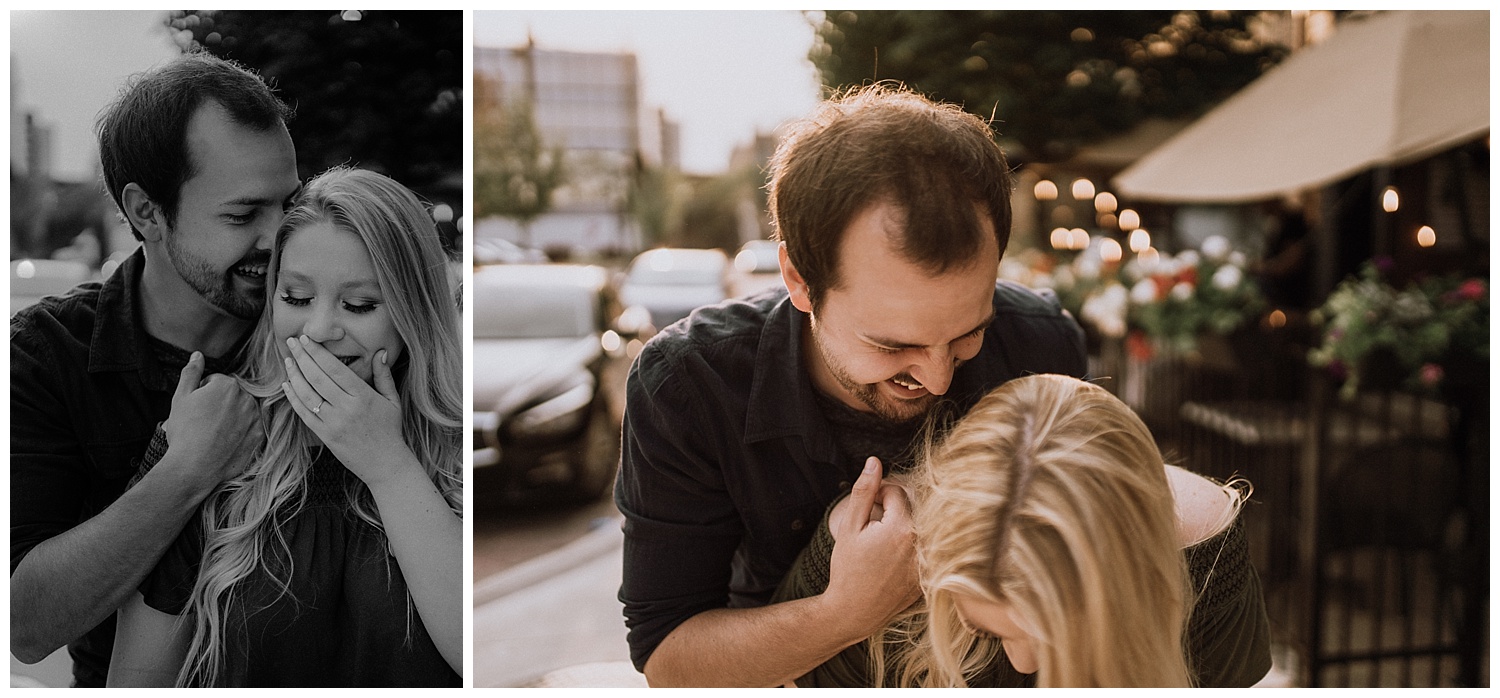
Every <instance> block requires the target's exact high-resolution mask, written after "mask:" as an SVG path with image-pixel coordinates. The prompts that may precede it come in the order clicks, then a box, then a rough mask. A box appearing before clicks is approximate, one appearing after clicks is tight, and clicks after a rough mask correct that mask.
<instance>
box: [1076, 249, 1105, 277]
mask: <svg viewBox="0 0 1500 698" xmlns="http://www.w3.org/2000/svg"><path fill="white" fill-rule="evenodd" d="M1103 268H1104V264H1103V262H1100V261H1099V256H1098V255H1094V256H1091V257H1090V256H1080V257H1079V258H1078V277H1079V278H1081V279H1089V280H1093V279H1097V278H1099V271H1100V270H1101V269H1103Z"/></svg>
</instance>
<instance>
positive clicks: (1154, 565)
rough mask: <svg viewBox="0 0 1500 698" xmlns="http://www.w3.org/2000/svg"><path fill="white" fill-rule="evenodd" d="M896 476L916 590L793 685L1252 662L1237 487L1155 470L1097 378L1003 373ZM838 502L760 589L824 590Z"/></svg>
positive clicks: (1261, 632) (1217, 674)
mask: <svg viewBox="0 0 1500 698" xmlns="http://www.w3.org/2000/svg"><path fill="white" fill-rule="evenodd" d="M908 491H909V493H910V498H911V508H912V525H913V529H914V535H915V537H916V549H917V557H918V573H919V579H920V582H921V587H922V596H923V601H920V602H918V603H917V604H916V605H915V606H913V607H912V608H911V609H909V610H908V611H907V612H906V613H904V614H903V615H901V616H898V617H897V619H895V620H894V621H892V622H891V623H890V624H889V625H888V626H887V628H886V629H885V630H884V631H883V632H881V633H880V634H878V635H877V636H876V637H874V638H871V640H869V641H867V642H863V643H860V644H858V645H855V646H853V647H851V648H849V649H846V650H844V652H842V653H841V654H839V655H838V656H836V657H834V658H833V659H832V660H830V661H829V662H827V663H825V664H823V665H822V666H820V667H818V668H817V669H815V670H814V671H812V672H810V673H809V674H807V675H806V676H803V677H802V678H800V679H799V680H798V681H797V683H798V684H799V685H804V686H837V685H843V686H853V685H895V686H1023V685H1037V686H1108V687H1145V686H1150V687H1155V686H1194V685H1211V686H1233V685H1250V684H1252V683H1254V682H1255V681H1256V680H1258V679H1259V678H1260V677H1261V676H1263V675H1264V674H1265V672H1266V670H1268V669H1269V667H1270V657H1269V644H1268V623H1267V620H1266V616H1265V609H1264V603H1263V600H1262V599H1261V596H1260V584H1259V580H1258V578H1257V577H1256V576H1255V571H1254V569H1253V568H1252V567H1251V566H1250V564H1249V558H1248V551H1247V549H1246V547H1245V540H1244V534H1243V532H1242V531H1241V529H1240V527H1239V526H1238V525H1237V524H1236V523H1235V520H1236V515H1237V512H1238V510H1239V505H1240V503H1241V501H1242V499H1243V495H1242V493H1241V491H1240V490H1239V489H1238V488H1236V487H1229V486H1223V487H1221V486H1219V485H1216V484H1214V483H1211V482H1209V481H1207V480H1204V479H1203V478H1200V477H1198V476H1196V475H1193V474H1191V473H1188V472H1186V471H1183V470H1181V469H1178V468H1173V467H1171V466H1167V467H1165V468H1164V467H1163V465H1162V459H1161V454H1160V453H1159V451H1158V450H1157V447H1156V443H1155V441H1154V440H1153V439H1152V437H1151V434H1150V433H1149V432H1148V431H1147V429H1146V427H1145V425H1144V424H1142V423H1141V421H1140V419H1139V418H1138V417H1136V415H1135V414H1134V412H1132V411H1131V410H1130V409H1129V408H1128V407H1126V406H1125V405H1124V404H1123V403H1121V402H1120V401H1119V400H1118V399H1116V398H1115V397H1114V396H1112V395H1110V394H1109V393H1108V392H1107V391H1105V390H1104V389H1102V388H1099V387H1098V386H1095V385H1093V384H1090V383H1087V382H1084V381H1080V380H1077V379H1075V378H1071V377H1065V376H1030V377H1026V378H1021V379H1018V380H1014V381H1011V382H1009V383H1006V384H1005V385H1003V386H1001V387H1000V388H998V389H996V390H995V391H993V392H992V393H990V394H989V395H987V396H986V397H984V398H983V399H982V400H980V401H979V403H978V404H976V405H975V407H974V408H973V409H972V410H971V411H970V412H969V413H968V414H967V415H966V416H965V417H964V418H963V419H962V420H961V421H959V423H958V424H957V425H955V426H954V427H953V429H952V430H951V431H949V432H948V434H947V436H946V437H945V438H943V439H942V441H941V443H938V444H936V445H929V447H928V449H927V451H926V455H925V456H924V458H923V459H922V460H921V462H920V464H919V465H918V466H917V468H916V469H915V470H914V471H913V473H912V474H911V477H910V479H909V484H908ZM848 501H849V500H847V499H845V500H842V501H840V502H839V503H838V504H836V505H835V506H834V507H832V508H831V510H830V514H829V517H828V520H827V521H825V524H826V525H825V526H823V527H822V528H821V529H820V530H819V531H818V533H817V534H815V535H814V538H813V541H812V543H811V544H810V545H809V546H808V548H807V549H806V550H804V552H803V554H802V556H801V557H800V558H799V559H798V561H797V563H796V564H795V565H794V566H793V569H792V572H791V573H790V574H789V575H788V577H787V579H786V580H785V581H784V582H783V584H782V586H781V589H780V590H778V595H777V596H778V599H782V598H799V597H804V596H811V595H814V594H817V593H820V592H821V591H822V589H823V588H824V587H826V585H827V579H828V576H827V570H828V564H829V561H830V559H831V557H832V549H833V545H834V543H835V542H836V541H835V537H836V536H835V533H834V532H838V531H841V530H846V527H845V525H844V524H845V517H848V516H855V515H857V514H856V513H855V512H853V511H851V510H850V507H849V505H848ZM876 516H879V513H878V512H877V513H876ZM1190 619H1191V621H1190Z"/></svg>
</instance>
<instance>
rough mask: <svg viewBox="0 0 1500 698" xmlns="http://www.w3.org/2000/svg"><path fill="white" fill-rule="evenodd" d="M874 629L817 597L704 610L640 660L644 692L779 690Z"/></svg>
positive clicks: (824, 599) (822, 597) (824, 598)
mask: <svg viewBox="0 0 1500 698" xmlns="http://www.w3.org/2000/svg"><path fill="white" fill-rule="evenodd" d="M873 632H874V630H872V629H870V628H869V627H864V626H863V625H862V624H861V623H860V619H857V618H854V617H852V616H851V614H849V613H844V612H840V611H838V610H837V609H836V608H834V606H833V605H832V604H831V603H830V602H829V599H827V598H826V597H825V596H814V597H810V598H805V599H797V600H795V601H788V602H785V603H778V604H772V605H770V606H764V607H761V608H720V609H714V610H712V611H705V612H703V613H700V614H698V615H696V616H693V617H692V618H689V619H688V620H687V621H685V622H683V624H682V625H679V626H677V628H676V629H675V630H673V631H672V632H671V634H669V635H667V637H666V639H665V640H662V643H661V644H660V645H658V646H657V648H656V651H655V652H653V653H652V654H651V658H650V659H649V660H647V661H646V680H647V682H649V683H650V684H651V685H652V686H656V687H662V686H668V687H689V686H691V687H701V686H750V687H766V686H780V685H782V684H785V683H788V682H790V681H792V680H794V679H796V678H797V677H799V676H802V675H803V674H806V673H807V672H809V671H811V670H812V669H814V668H815V667H817V666H818V665H819V664H822V663H823V662H826V661H828V660H829V659H831V658H833V656H834V655H836V654H838V653H839V652H840V651H842V650H843V649H844V648H846V647H849V646H850V645H853V644H854V643H856V642H859V641H860V640H863V639H865V638H866V637H868V636H869V635H870V634H871V633H873Z"/></svg>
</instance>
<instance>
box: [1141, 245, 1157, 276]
mask: <svg viewBox="0 0 1500 698" xmlns="http://www.w3.org/2000/svg"><path fill="white" fill-rule="evenodd" d="M1137 259H1139V260H1140V262H1141V266H1142V267H1144V268H1145V269H1146V270H1147V271H1154V270H1155V269H1156V265H1157V264H1158V263H1160V262H1161V253H1160V252H1157V251H1156V248H1155V247H1147V248H1146V249H1144V250H1141V253H1140V254H1139V255H1138V256H1137Z"/></svg>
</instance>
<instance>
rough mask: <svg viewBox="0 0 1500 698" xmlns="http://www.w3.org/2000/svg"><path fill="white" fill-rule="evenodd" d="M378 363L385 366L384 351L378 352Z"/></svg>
mask: <svg viewBox="0 0 1500 698" xmlns="http://www.w3.org/2000/svg"><path fill="white" fill-rule="evenodd" d="M380 363H381V364H382V365H384V364H385V350H384V349H381V350H380Z"/></svg>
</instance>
